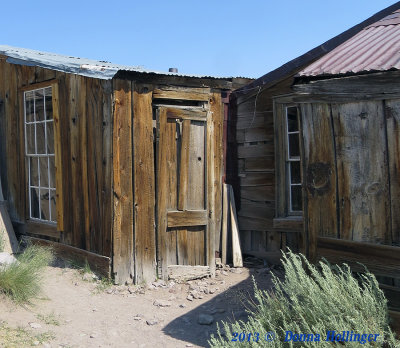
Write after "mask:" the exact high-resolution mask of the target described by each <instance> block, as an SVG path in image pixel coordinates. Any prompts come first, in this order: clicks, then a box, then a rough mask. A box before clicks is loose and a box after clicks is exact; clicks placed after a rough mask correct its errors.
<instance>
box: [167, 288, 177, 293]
mask: <svg viewBox="0 0 400 348" xmlns="http://www.w3.org/2000/svg"><path fill="white" fill-rule="evenodd" d="M168 292H169V293H171V294H176V293H177V292H178V290H176V289H174V288H172V289H169V290H168Z"/></svg>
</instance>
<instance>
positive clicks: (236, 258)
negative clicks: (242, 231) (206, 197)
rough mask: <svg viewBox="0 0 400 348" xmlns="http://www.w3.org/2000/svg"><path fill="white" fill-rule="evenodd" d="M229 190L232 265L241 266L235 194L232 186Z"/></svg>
mask: <svg viewBox="0 0 400 348" xmlns="http://www.w3.org/2000/svg"><path fill="white" fill-rule="evenodd" d="M229 191H230V194H229V195H230V211H231V227H232V253H233V267H243V260H242V250H241V248H240V239H239V227H238V226H239V225H238V220H237V216H236V204H235V195H234V193H233V188H232V186H230V187H229Z"/></svg>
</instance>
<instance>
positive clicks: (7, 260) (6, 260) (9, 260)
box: [0, 252, 18, 267]
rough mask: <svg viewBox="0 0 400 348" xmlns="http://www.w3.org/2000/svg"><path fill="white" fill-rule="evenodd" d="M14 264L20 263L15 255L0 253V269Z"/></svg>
mask: <svg viewBox="0 0 400 348" xmlns="http://www.w3.org/2000/svg"><path fill="white" fill-rule="evenodd" d="M14 262H18V261H17V259H16V258H15V257H14V256H13V255H10V254H9V253H6V252H1V253H0V267H2V266H4V267H7V266H9V265H11V264H13V263H14Z"/></svg>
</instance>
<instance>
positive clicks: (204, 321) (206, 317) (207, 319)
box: [197, 314, 214, 325]
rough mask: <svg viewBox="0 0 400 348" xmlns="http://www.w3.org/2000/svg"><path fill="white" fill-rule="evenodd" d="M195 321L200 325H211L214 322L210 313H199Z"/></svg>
mask: <svg viewBox="0 0 400 348" xmlns="http://www.w3.org/2000/svg"><path fill="white" fill-rule="evenodd" d="M197 322H198V323H199V324H200V325H211V324H212V323H213V322H214V317H213V316H212V315H210V314H200V315H199V317H198V319H197Z"/></svg>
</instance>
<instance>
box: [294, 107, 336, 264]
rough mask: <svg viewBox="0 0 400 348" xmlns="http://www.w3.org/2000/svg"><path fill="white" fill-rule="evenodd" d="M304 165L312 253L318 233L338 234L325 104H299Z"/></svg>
mask: <svg viewBox="0 0 400 348" xmlns="http://www.w3.org/2000/svg"><path fill="white" fill-rule="evenodd" d="M301 127H302V133H303V141H304V149H303V158H302V160H303V162H302V165H303V166H302V167H303V168H304V173H303V182H304V183H305V190H304V191H305V194H306V195H307V200H306V204H305V206H303V210H304V218H305V219H307V221H306V225H307V230H306V233H308V243H307V244H308V256H309V257H310V258H311V259H313V257H314V256H315V252H316V250H315V248H316V238H317V237H318V236H321V237H323V236H325V237H337V236H338V234H339V230H338V229H339V226H338V218H339V217H338V216H337V210H336V208H337V204H338V202H337V197H336V183H337V178H336V172H337V170H336V148H335V139H334V131H333V129H332V121H331V114H330V107H329V105H328V104H304V105H302V106H301Z"/></svg>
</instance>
